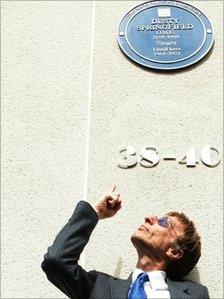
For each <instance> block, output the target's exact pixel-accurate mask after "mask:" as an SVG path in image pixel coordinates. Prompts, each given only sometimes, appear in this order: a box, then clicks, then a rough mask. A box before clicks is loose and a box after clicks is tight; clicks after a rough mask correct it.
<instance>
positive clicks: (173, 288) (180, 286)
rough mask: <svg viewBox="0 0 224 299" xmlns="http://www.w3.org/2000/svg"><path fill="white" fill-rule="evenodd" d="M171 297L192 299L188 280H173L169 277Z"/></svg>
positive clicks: (172, 298) (174, 298)
mask: <svg viewBox="0 0 224 299" xmlns="http://www.w3.org/2000/svg"><path fill="white" fill-rule="evenodd" d="M167 284H168V288H169V292H170V297H171V299H179V298H181V299H190V298H191V297H190V294H189V288H188V285H187V283H186V282H180V281H173V280H170V279H169V278H167Z"/></svg>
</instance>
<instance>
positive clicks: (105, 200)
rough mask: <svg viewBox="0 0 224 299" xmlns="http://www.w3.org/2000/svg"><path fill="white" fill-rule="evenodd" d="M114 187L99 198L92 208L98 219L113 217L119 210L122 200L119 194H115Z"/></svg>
mask: <svg viewBox="0 0 224 299" xmlns="http://www.w3.org/2000/svg"><path fill="white" fill-rule="evenodd" d="M115 189H116V185H113V187H112V188H111V190H109V191H108V192H106V193H104V194H103V195H101V196H100V198H99V199H98V201H97V203H96V204H95V206H94V207H93V208H94V210H95V211H96V213H97V215H98V217H99V219H105V218H110V217H113V216H114V215H115V214H116V213H117V212H118V211H119V210H120V208H121V203H122V199H121V198H120V193H118V192H115Z"/></svg>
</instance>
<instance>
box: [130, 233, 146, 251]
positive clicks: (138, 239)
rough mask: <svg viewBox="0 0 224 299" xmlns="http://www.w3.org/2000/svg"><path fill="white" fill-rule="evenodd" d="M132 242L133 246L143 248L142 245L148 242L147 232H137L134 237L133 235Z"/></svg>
mask: <svg viewBox="0 0 224 299" xmlns="http://www.w3.org/2000/svg"><path fill="white" fill-rule="evenodd" d="M131 241H132V243H133V245H134V246H135V247H136V246H137V247H138V246H139V245H140V246H142V244H143V243H144V244H147V242H146V236H145V232H144V231H143V230H139V229H138V230H136V231H135V232H134V233H133V234H132V235H131Z"/></svg>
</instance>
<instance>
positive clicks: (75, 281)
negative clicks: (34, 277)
mask: <svg viewBox="0 0 224 299" xmlns="http://www.w3.org/2000/svg"><path fill="white" fill-rule="evenodd" d="M97 222H98V215H97V214H96V212H95V211H94V210H93V208H92V207H91V206H90V204H88V203H87V202H84V201H80V202H79V203H78V204H77V206H76V209H75V211H74V213H73V215H72V217H71V218H70V220H69V221H68V223H67V224H66V225H65V226H64V227H63V228H62V230H61V231H60V232H59V233H58V235H57V236H56V239H55V241H54V242H53V245H52V246H50V247H49V248H48V251H47V253H46V254H45V255H44V261H43V262H42V265H41V267H42V269H43V271H44V272H45V273H46V275H47V278H48V279H49V280H50V281H51V282H52V283H53V284H54V285H55V286H56V287H58V288H59V289H60V290H61V291H62V292H64V293H65V294H66V295H67V296H68V297H69V298H75V299H88V298H89V295H90V292H91V290H92V288H93V284H94V282H95V280H96V275H97V272H96V271H91V272H86V271H85V270H84V269H83V268H82V267H81V266H79V265H78V260H79V256H80V254H81V253H82V251H83V249H84V247H85V245H86V244H87V242H88V240H89V238H90V235H91V233H92V231H93V229H94V228H95V226H96V224H97Z"/></svg>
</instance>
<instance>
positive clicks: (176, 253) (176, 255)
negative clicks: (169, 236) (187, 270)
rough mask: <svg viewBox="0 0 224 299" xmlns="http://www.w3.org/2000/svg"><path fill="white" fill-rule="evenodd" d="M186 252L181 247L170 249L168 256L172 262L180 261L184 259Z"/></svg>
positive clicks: (167, 252)
mask: <svg viewBox="0 0 224 299" xmlns="http://www.w3.org/2000/svg"><path fill="white" fill-rule="evenodd" d="M183 254H184V252H183V250H182V249H181V248H180V247H178V246H177V247H170V248H169V249H168V250H167V251H166V255H167V256H168V257H169V258H170V259H171V260H179V259H181V258H182V256H183Z"/></svg>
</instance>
